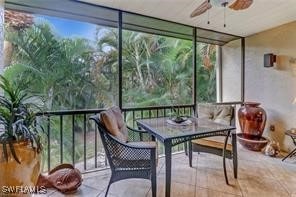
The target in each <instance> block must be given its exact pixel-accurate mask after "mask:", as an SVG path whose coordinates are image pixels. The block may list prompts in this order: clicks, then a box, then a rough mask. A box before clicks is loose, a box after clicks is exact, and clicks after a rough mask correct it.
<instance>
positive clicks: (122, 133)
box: [100, 106, 128, 142]
mask: <svg viewBox="0 0 296 197" xmlns="http://www.w3.org/2000/svg"><path fill="white" fill-rule="evenodd" d="M100 120H101V122H102V124H103V125H104V126H105V127H106V129H107V131H108V132H109V133H110V134H111V135H113V136H114V137H116V138H117V139H118V140H121V141H122V142H127V140H128V131H127V127H126V125H125V123H124V120H123V117H122V114H121V110H120V108H119V107H117V106H113V107H111V108H109V109H107V110H106V111H103V112H101V113H100Z"/></svg>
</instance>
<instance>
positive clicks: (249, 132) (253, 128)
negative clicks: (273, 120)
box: [238, 102, 266, 150]
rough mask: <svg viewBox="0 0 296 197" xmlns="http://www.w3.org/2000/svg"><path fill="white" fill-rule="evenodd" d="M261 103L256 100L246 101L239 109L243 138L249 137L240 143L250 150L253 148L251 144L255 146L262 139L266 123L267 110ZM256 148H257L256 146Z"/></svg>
mask: <svg viewBox="0 0 296 197" xmlns="http://www.w3.org/2000/svg"><path fill="white" fill-rule="evenodd" d="M259 105H260V103H256V102H245V103H244V105H243V106H242V107H241V108H240V109H239V110H238V118H239V124H240V128H241V131H242V134H241V138H245V139H247V140H246V141H245V142H244V143H242V141H240V143H241V144H242V145H243V146H244V147H245V148H247V149H250V150H251V149H252V148H250V147H251V146H255V144H256V143H254V142H255V141H258V142H259V141H261V140H262V134H263V131H264V127H265V123H266V112H265V111H264V109H263V108H261V107H259ZM248 140H249V141H248ZM251 141H252V142H251ZM249 142H250V143H249ZM254 149H256V148H255V147H254Z"/></svg>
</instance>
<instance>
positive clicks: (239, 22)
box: [82, 0, 296, 36]
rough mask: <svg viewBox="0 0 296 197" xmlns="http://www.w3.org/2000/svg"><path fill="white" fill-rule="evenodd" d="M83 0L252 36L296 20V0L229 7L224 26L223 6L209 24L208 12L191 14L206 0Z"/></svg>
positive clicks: (259, 0) (216, 9)
mask: <svg viewBox="0 0 296 197" xmlns="http://www.w3.org/2000/svg"><path fill="white" fill-rule="evenodd" d="M82 1H85V2H89V3H93V4H97V5H102V6H107V7H112V8H116V9H120V10H125V11H131V12H134V13H139V14H143V15H147V16H153V17H157V18H161V19H166V20H170V21H175V22H179V23H183V24H188V25H191V26H196V27H202V28H206V29H212V30H216V31H220V32H225V33H230V34H234V35H239V36H249V35H252V34H254V33H258V32H261V31H264V30H267V29H270V28H272V27H276V26H279V25H282V24H285V23H289V22H292V21H295V20H296V0H254V3H253V5H252V6H251V7H250V8H249V9H247V10H242V11H233V10H230V9H227V10H226V24H227V26H226V27H225V28H224V27H223V24H224V22H223V16H224V11H223V8H222V7H213V8H212V9H211V10H210V22H211V24H209V25H208V24H207V13H204V14H203V15H201V16H197V17H195V18H190V13H191V12H192V11H193V10H194V9H195V8H196V7H197V6H199V5H200V4H201V3H202V2H203V1H204V0H82ZM232 1H233V0H232ZM295 31H296V30H295Z"/></svg>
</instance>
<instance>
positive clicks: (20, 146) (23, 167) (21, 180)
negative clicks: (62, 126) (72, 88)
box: [0, 76, 42, 186]
mask: <svg viewBox="0 0 296 197" xmlns="http://www.w3.org/2000/svg"><path fill="white" fill-rule="evenodd" d="M0 89H2V90H1V91H2V94H0V185H2V186H34V185H35V184H36V182H37V179H38V176H39V173H40V169H41V149H42V146H41V130H42V129H39V128H38V127H37V126H36V125H37V124H36V116H35V112H34V110H35V109H38V108H39V107H38V105H37V104H35V103H36V102H33V100H35V101H36V98H37V97H36V96H34V97H32V96H29V95H28V92H27V90H26V89H25V88H24V85H22V84H15V83H12V82H10V81H9V80H7V79H6V78H5V77H3V76H0Z"/></svg>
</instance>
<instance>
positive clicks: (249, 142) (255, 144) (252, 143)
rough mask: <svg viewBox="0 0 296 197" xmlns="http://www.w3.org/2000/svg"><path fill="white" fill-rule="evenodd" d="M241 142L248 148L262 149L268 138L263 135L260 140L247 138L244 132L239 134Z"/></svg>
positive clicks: (238, 137)
mask: <svg viewBox="0 0 296 197" xmlns="http://www.w3.org/2000/svg"><path fill="white" fill-rule="evenodd" d="M237 139H238V141H239V143H240V144H241V145H242V146H243V147H245V148H246V149H248V150H252V151H261V150H262V149H263V148H264V147H265V146H266V145H267V143H268V139H266V138H265V137H261V139H260V140H253V139H247V138H244V137H243V134H242V133H238V134H237Z"/></svg>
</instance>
